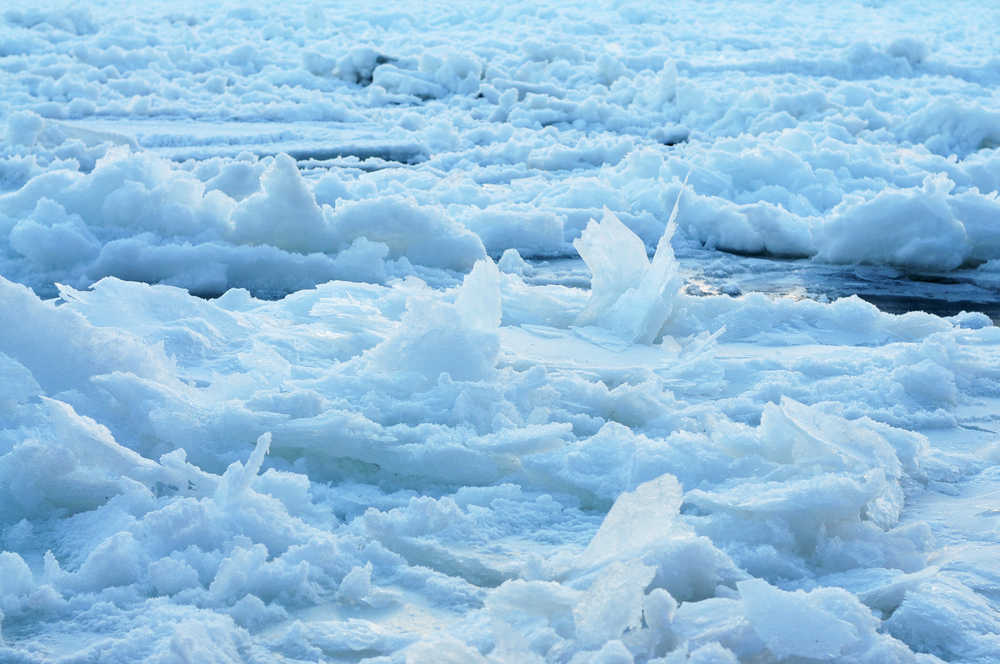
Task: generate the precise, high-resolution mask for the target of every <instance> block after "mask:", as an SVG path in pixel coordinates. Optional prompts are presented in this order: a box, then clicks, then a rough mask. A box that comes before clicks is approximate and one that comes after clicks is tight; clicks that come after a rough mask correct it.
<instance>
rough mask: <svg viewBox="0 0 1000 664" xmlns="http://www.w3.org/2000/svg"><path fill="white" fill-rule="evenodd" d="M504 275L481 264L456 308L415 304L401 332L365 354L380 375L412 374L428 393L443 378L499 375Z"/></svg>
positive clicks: (490, 265)
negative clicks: (497, 365)
mask: <svg viewBox="0 0 1000 664" xmlns="http://www.w3.org/2000/svg"><path fill="white" fill-rule="evenodd" d="M500 318H501V311H500V272H499V271H498V270H497V268H496V265H494V264H493V261H491V260H490V259H488V258H487V259H485V260H483V261H480V262H479V263H477V264H476V266H475V268H474V269H473V270H472V272H470V273H469V274H468V275H467V276H466V278H465V281H464V282H463V284H462V286H461V288H460V289H459V290H458V294H457V296H456V300H455V304H454V305H451V304H447V303H443V302H436V301H433V300H428V299H423V298H421V297H414V298H411V299H410V300H409V301H408V302H407V310H406V313H405V314H404V315H403V318H402V320H401V321H400V324H399V327H398V329H397V330H396V332H394V333H393V334H392V335H391V336H390V337H389V338H388V339H386V340H385V341H383V342H382V343H380V344H379V345H378V346H376V347H375V348H373V349H371V350H370V351H368V352H366V353H365V356H364V361H365V362H366V363H367V365H368V366H370V367H372V368H373V369H376V370H378V371H383V372H387V373H390V374H392V373H395V374H401V376H400V378H403V377H404V376H406V375H407V374H408V375H409V376H410V380H413V381H416V382H415V383H412V385H413V389H424V388H426V386H427V385H429V384H430V383H431V382H433V381H437V379H438V377H439V376H440V375H441V374H443V373H444V374H448V375H449V376H450V377H451V378H452V379H454V380H460V381H472V380H484V379H486V378H489V377H491V376H492V375H493V373H494V371H495V367H496V361H497V354H498V352H499V348H500V345H499V337H498V335H497V328H498V326H499V325H500Z"/></svg>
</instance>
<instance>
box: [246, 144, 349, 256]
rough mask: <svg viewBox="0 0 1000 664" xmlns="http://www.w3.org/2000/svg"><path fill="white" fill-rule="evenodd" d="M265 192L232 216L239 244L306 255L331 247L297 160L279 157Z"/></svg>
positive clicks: (252, 197) (263, 180)
mask: <svg viewBox="0 0 1000 664" xmlns="http://www.w3.org/2000/svg"><path fill="white" fill-rule="evenodd" d="M260 182H261V186H262V189H263V190H262V191H259V192H257V193H255V194H252V195H250V196H249V197H248V198H246V199H244V200H243V201H242V202H240V204H239V206H238V207H237V208H236V210H235V211H234V212H233V216H232V222H231V223H232V231H231V236H232V238H233V240H234V241H235V242H237V243H238V244H269V245H272V246H275V247H278V248H280V249H285V250H287V251H296V252H299V253H303V254H307V253H312V252H316V251H324V250H326V249H328V248H330V246H331V239H330V235H329V229H328V228H327V225H326V220H325V219H324V218H323V213H322V211H321V210H320V208H319V205H318V204H317V203H316V199H315V197H314V196H313V193H312V190H311V189H310V188H309V186H308V185H307V184H306V182H305V180H304V179H303V178H302V176H301V175H300V174H299V169H298V167H297V166H296V164H295V160H294V159H292V158H291V157H289V156H288V155H287V154H279V155H278V156H277V157H275V158H274V161H273V162H272V163H271V166H270V167H269V168H268V169H267V170H266V171H265V172H264V174H263V176H261V179H260Z"/></svg>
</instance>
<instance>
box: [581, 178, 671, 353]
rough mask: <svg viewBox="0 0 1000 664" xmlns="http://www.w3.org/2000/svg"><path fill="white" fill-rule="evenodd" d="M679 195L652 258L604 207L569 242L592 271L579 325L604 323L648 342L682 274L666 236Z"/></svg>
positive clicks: (660, 324)
mask: <svg viewBox="0 0 1000 664" xmlns="http://www.w3.org/2000/svg"><path fill="white" fill-rule="evenodd" d="M679 204H680V196H678V198H677V201H676V202H675V204H674V209H673V212H672V213H671V215H670V220H669V221H668V222H667V226H666V229H665V230H664V231H663V235H662V236H661V237H660V240H659V243H658V244H657V245H656V253H655V254H654V256H653V261H652V263H650V261H649V259H648V258H647V256H646V247H645V245H644V244H643V242H642V240H640V239H639V237H638V236H637V235H635V233H633V232H632V231H631V230H629V229H628V228H627V227H626V226H625V225H624V224H623V223H621V221H619V220H618V218H617V217H616V216H615V215H614V214H612V213H611V211H610V210H607V209H605V211H604V218H603V219H602V220H601V222H600V223H598V222H595V221H591V222H590V223H589V224H588V225H587V228H586V229H584V231H583V234H582V235H581V236H580V237H579V238H577V239H576V240H575V241H574V242H573V246H574V247H576V249H577V251H578V252H579V253H580V256H581V258H583V260H584V262H585V263H586V264H587V267H588V268H589V269H590V272H591V274H592V275H593V277H592V281H591V299H590V301H589V302H588V303H587V308H586V309H585V310H584V311H583V313H581V314H580V316H579V317H578V318H577V324H579V325H597V326H600V327H603V328H608V329H610V330H612V331H614V332H615V333H617V334H619V335H621V336H622V338H624V339H625V340H627V341H629V342H631V343H646V344H648V343H652V342H653V341H655V340H656V339H657V337H658V336H659V335H660V331H661V330H662V329H663V326H664V324H665V323H666V322H667V320H668V319H669V318H670V316H671V314H672V313H673V311H674V306H675V304H676V300H677V298H678V293H679V291H680V288H681V285H682V279H681V276H680V273H679V271H678V263H677V259H676V257H675V256H674V250H673V247H672V246H671V245H670V240H671V238H672V237H673V235H674V231H675V230H676V228H677V225H676V219H677V211H678V205H679Z"/></svg>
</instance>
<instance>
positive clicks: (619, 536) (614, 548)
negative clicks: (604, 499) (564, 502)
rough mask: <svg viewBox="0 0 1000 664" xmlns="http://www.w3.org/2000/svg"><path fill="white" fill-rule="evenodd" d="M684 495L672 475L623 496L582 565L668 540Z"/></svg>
mask: <svg viewBox="0 0 1000 664" xmlns="http://www.w3.org/2000/svg"><path fill="white" fill-rule="evenodd" d="M682 497H683V491H682V490H681V485H680V483H679V482H678V481H677V478H675V477H674V476H673V475H662V476H660V477H658V478H656V479H655V480H651V481H649V482H646V483H645V484H640V485H639V486H638V487H636V489H635V491H629V492H626V493H623V494H622V495H621V496H619V497H618V500H616V501H615V504H614V505H612V506H611V510H610V511H609V512H608V515H607V516H606V517H604V522H603V523H602V524H601V527H600V529H599V530H598V531H597V534H596V535H594V539H592V540H591V541H590V544H589V545H587V549H586V550H585V551H584V552H583V554H582V555H581V563H582V564H584V565H595V564H597V563H600V562H603V561H606V560H610V559H613V558H617V557H619V556H623V555H625V554H635V553H639V552H641V551H642V550H643V549H645V548H646V547H648V546H649V545H650V544H652V543H654V542H656V541H657V540H660V539H664V538H669V537H671V536H672V535H673V534H674V533H675V530H676V528H677V527H678V526H675V524H674V521H675V520H676V519H677V515H678V513H679V511H680V507H681V499H682Z"/></svg>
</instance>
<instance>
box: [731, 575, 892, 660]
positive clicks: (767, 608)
mask: <svg viewBox="0 0 1000 664" xmlns="http://www.w3.org/2000/svg"><path fill="white" fill-rule="evenodd" d="M737 587H738V588H739V591H740V597H742V598H743V605H744V607H746V615H747V619H748V620H749V621H750V623H751V624H752V625H753V629H754V631H755V632H756V633H757V635H758V636H760V638H761V639H762V640H763V641H764V644H765V645H766V646H767V649H768V650H770V651H771V652H772V653H773V654H774V655H775V656H776V657H778V658H779V659H783V658H786V657H808V658H811V659H818V660H821V661H830V660H833V659H836V658H838V657H839V656H840V655H841V654H842V653H843V652H844V650H845V649H846V648H847V647H848V646H850V645H852V644H853V643H855V642H856V641H858V640H859V638H860V634H859V633H858V630H857V628H856V627H855V626H854V625H852V624H851V623H850V622H846V621H844V620H841V619H840V618H839V617H838V616H837V615H836V614H834V613H831V612H830V611H827V610H826V609H824V608H822V607H823V604H822V603H821V600H820V597H818V596H817V597H815V599H814V598H813V597H812V596H810V595H807V594H806V593H803V592H802V591H797V592H793V593H789V592H784V591H782V590H778V589H777V588H774V587H772V586H771V585H769V584H768V583H767V582H766V581H763V580H760V579H753V580H750V581H743V582H741V583H739V584H738V585H737ZM823 592H824V593H826V594H827V595H830V596H831V598H832V597H833V596H834V595H837V597H836V598H835V599H836V600H839V601H840V602H848V603H855V604H858V602H857V600H856V599H854V597H853V596H852V595H850V594H849V593H847V592H846V591H843V590H834V589H828V590H825V591H823ZM818 600H820V601H818ZM858 610H860V611H866V609H864V607H862V606H861V605H860V604H858ZM868 618H869V621H868V622H869V623H870V628H871V629H873V630H874V628H875V627H876V625H877V622H876V620H875V619H874V618H873V617H871V616H868Z"/></svg>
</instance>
